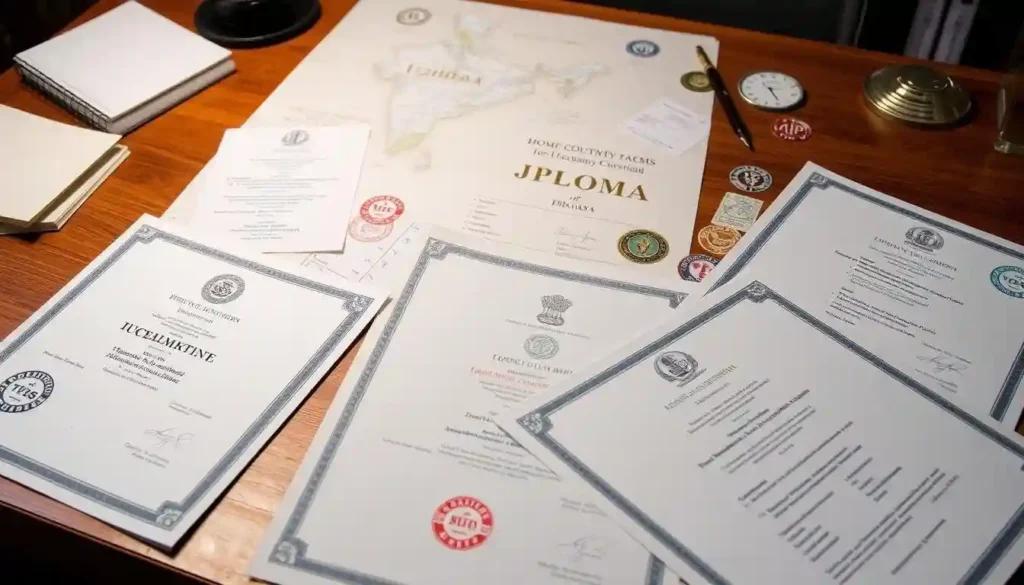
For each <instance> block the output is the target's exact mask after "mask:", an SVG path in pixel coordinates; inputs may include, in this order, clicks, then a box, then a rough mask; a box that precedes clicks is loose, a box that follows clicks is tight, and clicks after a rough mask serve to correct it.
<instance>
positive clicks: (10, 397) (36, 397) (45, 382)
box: [0, 370, 53, 413]
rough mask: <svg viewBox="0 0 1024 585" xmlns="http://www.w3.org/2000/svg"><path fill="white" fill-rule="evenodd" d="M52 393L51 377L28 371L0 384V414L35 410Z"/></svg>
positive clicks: (42, 373) (36, 371)
mask: <svg viewBox="0 0 1024 585" xmlns="http://www.w3.org/2000/svg"><path fill="white" fill-rule="evenodd" d="M52 393H53V376H51V375H50V374H47V373H46V372H40V371H38V370H29V371H27V372H21V373H19V374H14V375H13V376H10V377H8V378H7V379H5V380H4V381H3V382H0V412H6V413H19V412H27V411H29V410H32V409H33V408H37V407H38V406H39V405H40V404H42V403H44V402H46V399H47V398H49V397H50V394H52Z"/></svg>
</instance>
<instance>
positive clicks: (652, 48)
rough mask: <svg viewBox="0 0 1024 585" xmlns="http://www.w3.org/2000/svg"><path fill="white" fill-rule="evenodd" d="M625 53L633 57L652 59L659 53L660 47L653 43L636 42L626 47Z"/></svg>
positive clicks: (641, 40)
mask: <svg viewBox="0 0 1024 585" xmlns="http://www.w3.org/2000/svg"><path fill="white" fill-rule="evenodd" d="M626 52H627V53H629V54H630V55H633V56H634V57H644V58H647V57H653V56H655V55H657V54H658V53H660V52H661V47H659V46H658V43H655V42H654V41H647V40H643V39H640V40H636V41H630V42H629V44H627V45H626Z"/></svg>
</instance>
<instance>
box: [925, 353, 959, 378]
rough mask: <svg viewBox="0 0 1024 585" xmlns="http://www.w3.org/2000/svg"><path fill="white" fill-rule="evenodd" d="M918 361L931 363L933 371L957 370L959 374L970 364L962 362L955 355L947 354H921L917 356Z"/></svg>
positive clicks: (940, 372)
mask: <svg viewBox="0 0 1024 585" xmlns="http://www.w3.org/2000/svg"><path fill="white" fill-rule="evenodd" d="M917 361H919V362H924V363H926V364H929V365H931V367H932V372H933V373H936V374H942V373H944V372H956V373H957V374H963V373H964V371H965V370H966V369H967V366H968V364H965V363H962V362H960V361H959V360H958V359H956V358H954V357H950V356H945V355H935V356H931V355H919V356H917Z"/></svg>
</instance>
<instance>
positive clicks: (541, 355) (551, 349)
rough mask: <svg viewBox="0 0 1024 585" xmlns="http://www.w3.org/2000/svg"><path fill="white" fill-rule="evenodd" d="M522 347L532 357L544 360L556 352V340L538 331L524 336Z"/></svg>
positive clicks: (553, 355)
mask: <svg viewBox="0 0 1024 585" xmlns="http://www.w3.org/2000/svg"><path fill="white" fill-rule="evenodd" d="M523 349H525V350H526V353H528V354H530V357H532V358H533V359H536V360H546V359H548V358H553V357H555V354H557V353H558V341H556V340H555V338H554V337H551V336H550V335H544V334H542V333H538V334H537V335H531V336H529V337H527V338H526V341H525V342H523Z"/></svg>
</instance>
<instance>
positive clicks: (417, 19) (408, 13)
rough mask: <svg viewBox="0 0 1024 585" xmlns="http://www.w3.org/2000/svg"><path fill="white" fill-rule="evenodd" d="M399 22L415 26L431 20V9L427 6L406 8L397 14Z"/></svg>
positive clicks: (396, 18) (396, 17)
mask: <svg viewBox="0 0 1024 585" xmlns="http://www.w3.org/2000/svg"><path fill="white" fill-rule="evenodd" d="M395 20H397V21H398V24H404V25H408V26H415V25H417V24H423V23H424V22H427V21H428V20H430V11H429V10H427V9H426V8H406V9H405V10H403V11H401V12H399V13H398V15H397V16H395Z"/></svg>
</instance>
